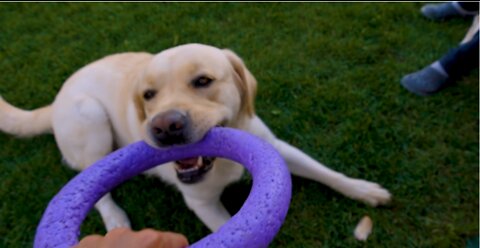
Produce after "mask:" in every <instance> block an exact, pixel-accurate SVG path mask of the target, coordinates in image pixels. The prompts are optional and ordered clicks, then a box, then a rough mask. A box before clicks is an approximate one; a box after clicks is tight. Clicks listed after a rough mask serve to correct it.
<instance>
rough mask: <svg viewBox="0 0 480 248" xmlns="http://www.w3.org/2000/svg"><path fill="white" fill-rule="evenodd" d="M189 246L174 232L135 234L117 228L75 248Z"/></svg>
mask: <svg viewBox="0 0 480 248" xmlns="http://www.w3.org/2000/svg"><path fill="white" fill-rule="evenodd" d="M187 246H188V241H187V238H186V237H185V236H183V235H182V234H179V233H173V232H160V231H156V230H153V229H150V228H148V229H143V230H141V231H138V232H135V231H132V230H131V229H129V228H124V227H121V228H115V229H113V230H111V231H110V232H108V233H107V234H106V235H105V237H103V236H101V235H98V234H94V235H89V236H86V237H85V238H83V239H82V240H81V241H80V243H78V245H77V246H75V248H131V247H135V248H183V247H187Z"/></svg>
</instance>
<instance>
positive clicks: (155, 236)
mask: <svg viewBox="0 0 480 248" xmlns="http://www.w3.org/2000/svg"><path fill="white" fill-rule="evenodd" d="M137 235H138V236H137V238H138V239H136V240H137V241H138V244H141V247H145V248H154V247H155V248H158V247H160V248H163V247H165V248H166V247H168V248H170V247H172V248H177V247H178V248H180V247H187V246H188V241H187V238H186V237H185V236H183V235H182V234H178V233H174V232H160V231H156V230H153V229H144V230H142V231H140V232H138V234H137Z"/></svg>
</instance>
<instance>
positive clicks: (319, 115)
mask: <svg viewBox="0 0 480 248" xmlns="http://www.w3.org/2000/svg"><path fill="white" fill-rule="evenodd" d="M422 5H423V4H422V3H328V4H326V3H102V4H95V3H82V4H73V3H43V4H38V3H23V4H19V3H9V4H6V3H2V4H0V94H1V95H2V96H3V97H4V98H5V99H7V100H8V101H9V102H11V103H13V104H14V105H16V106H19V107H22V108H26V109H32V108H36V107H40V106H43V105H46V104H48V103H50V102H51V101H52V100H53V99H54V97H55V94H56V92H57V91H58V90H59V88H60V87H61V85H62V83H63V81H64V80H66V79H67V77H68V76H69V75H71V74H72V73H73V72H74V71H75V70H77V69H79V68H80V67H81V66H83V65H85V64H87V63H89V62H91V61H93V60H95V59H98V58H100V57H102V56H105V55H108V54H112V53H117V52H123V51H148V52H152V53H156V52H159V51H161V50H163V49H166V48H169V47H172V46H175V45H179V44H184V43H190V42H198V43H206V44H211V45H214V46H218V47H228V48H230V49H232V50H234V51H235V52H237V53H238V54H239V55H240V56H241V57H242V58H243V59H244V61H245V63H246V64H247V66H248V67H249V69H250V70H251V71H252V73H253V74H254V75H255V76H256V78H257V80H258V82H259V90H258V98H257V103H256V106H257V112H258V114H259V116H261V117H262V118H263V119H264V120H265V122H266V123H267V124H268V125H269V126H270V127H271V128H272V130H273V131H274V132H275V133H276V134H277V135H278V136H279V137H281V138H282V139H284V140H287V141H289V142H290V143H292V144H294V145H296V146H297V147H299V148H301V149H303V150H304V151H306V152H307V153H308V154H310V155H312V156H313V157H314V158H316V159H318V160H319V161H321V162H323V163H325V164H326V165H329V166H330V167H331V168H334V169H335V170H338V171H341V172H343V173H345V174H347V175H349V176H353V177H359V178H364V179H367V180H371V181H376V182H379V183H380V184H382V185H383V186H385V187H386V188H387V189H389V190H390V191H391V193H392V194H393V196H394V200H393V202H392V204H391V205H390V206H387V207H382V208H371V207H368V206H365V205H364V204H361V203H358V202H356V201H353V200H350V199H347V198H345V197H343V196H342V195H340V194H338V193H336V192H334V191H332V190H330V189H329V188H327V187H325V186H323V185H321V184H319V183H316V182H312V181H308V180H305V179H301V178H297V177H294V178H293V198H292V204H291V207H290V210H289V213H288V216H287V218H286V221H285V224H284V225H283V227H282V229H281V230H280V233H279V234H278V235H277V236H276V238H275V240H274V242H273V243H272V245H271V246H272V247H320V246H323V247H465V245H466V243H467V240H468V239H469V238H471V237H473V236H477V235H478V232H479V228H478V226H479V222H478V219H479V213H478V209H479V197H478V196H479V185H478V182H479V181H478V175H479V174H478V168H479V167H478V166H479V157H478V151H479V134H478V130H479V122H478V121H479V94H478V85H479V81H478V70H475V71H474V72H472V73H471V74H470V75H468V76H467V77H465V78H463V79H462V80H460V81H459V82H458V83H457V84H455V85H453V86H452V87H449V88H447V89H445V90H443V91H442V92H440V93H438V94H436V95H434V96H431V97H418V96H416V95H413V94H411V93H409V92H407V91H406V90H405V89H403V88H402V87H401V86H400V84H399V80H400V78H401V77H402V76H403V75H404V74H406V73H410V72H413V71H416V70H418V69H421V68H423V67H424V66H425V65H427V64H429V63H431V62H432V61H434V60H436V59H438V58H439V57H440V56H441V55H443V54H444V53H445V52H446V51H447V50H448V49H449V48H451V47H453V46H455V45H456V44H458V42H459V41H460V40H461V39H462V38H463V35H464V33H465V31H466V30H467V28H468V27H469V26H470V21H469V20H464V19H454V20H451V21H448V22H432V21H428V20H426V19H425V18H423V17H422V16H421V14H420V12H419V9H420V7H421V6H422ZM0 147H1V149H0V247H28V246H31V245H32V241H33V237H34V234H35V229H36V226H37V224H38V222H39V220H40V218H41V214H42V212H43V211H44V209H45V207H46V206H47V203H48V202H49V200H50V199H51V198H52V197H53V195H55V193H56V192H58V190H59V189H60V188H61V187H62V185H64V184H65V183H66V182H68V180H69V179H71V178H72V177H73V176H74V175H75V174H76V173H75V172H74V171H72V170H70V169H68V168H67V167H66V166H63V165H62V164H61V154H60V153H59V151H58V149H57V147H56V144H55V141H54V138H53V137H52V136H48V135H47V136H39V137H35V138H31V139H16V138H15V137H11V136H9V135H5V134H0ZM250 185H251V182H250V181H249V180H248V178H246V179H244V180H242V181H240V182H238V183H236V184H233V185H232V186H231V187H229V188H227V190H226V192H227V193H225V194H224V196H223V197H222V199H223V201H224V203H225V204H226V205H227V208H228V209H229V210H230V211H232V212H234V211H236V210H238V209H239V208H240V206H241V204H242V201H243V199H245V197H246V195H247V194H248V191H249V187H250ZM113 195H114V197H115V198H116V199H117V202H118V203H119V204H120V206H122V207H123V208H124V209H125V210H126V212H127V213H128V214H129V216H130V219H131V221H132V224H133V227H134V228H135V229H141V228H144V227H153V228H157V229H162V230H171V231H176V232H181V233H184V234H185V235H186V236H187V237H188V238H189V240H190V241H191V242H193V241H195V240H198V239H200V238H201V237H203V236H205V235H206V234H208V233H209V232H208V230H207V229H206V228H205V227H204V226H203V224H202V223H201V222H200V221H199V220H198V219H197V218H196V217H195V216H194V214H193V213H192V212H191V211H189V210H188V209H187V207H186V206H185V205H184V203H183V200H182V197H181V195H180V194H179V193H178V192H177V191H176V190H175V189H173V188H172V187H170V186H166V185H164V184H163V183H162V182H160V181H159V180H157V179H155V178H146V177H144V176H139V177H136V178H133V179H132V180H130V181H129V182H127V183H125V184H124V185H122V186H120V187H119V188H117V189H116V190H115V191H114V192H113ZM365 214H368V215H370V216H371V217H372V219H373V221H374V230H373V233H372V235H371V236H370V237H369V239H368V241H367V243H361V242H358V241H356V240H355V239H354V238H353V235H352V231H353V229H354V227H355V225H356V224H357V223H358V221H359V220H360V218H361V217H362V216H363V215H365ZM82 231H83V232H84V233H94V232H96V233H104V230H103V224H102V222H101V220H100V217H99V214H98V213H97V212H96V211H92V212H91V214H90V215H89V216H88V217H87V219H86V221H85V222H84V225H83V226H82Z"/></svg>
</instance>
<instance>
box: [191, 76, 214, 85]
mask: <svg viewBox="0 0 480 248" xmlns="http://www.w3.org/2000/svg"><path fill="white" fill-rule="evenodd" d="M212 82H213V79H211V78H209V77H206V76H200V77H197V78H195V79H194V80H193V81H192V85H193V87H195V88H204V87H208V86H209V85H210V84H212Z"/></svg>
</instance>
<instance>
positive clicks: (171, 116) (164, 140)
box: [150, 110, 189, 146]
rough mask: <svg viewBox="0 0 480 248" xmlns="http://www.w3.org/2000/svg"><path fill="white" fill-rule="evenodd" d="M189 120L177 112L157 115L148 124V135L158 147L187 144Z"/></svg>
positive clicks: (170, 111) (172, 111)
mask: <svg viewBox="0 0 480 248" xmlns="http://www.w3.org/2000/svg"><path fill="white" fill-rule="evenodd" d="M188 125H189V118H188V116H187V115H185V114H183V113H181V112H180V111H178V110H169V111H167V112H164V113H160V114H157V115H156V116H155V117H154V118H153V119H152V121H151V122H150V133H151V135H152V137H153V138H154V139H155V140H156V142H157V143H158V144H159V145H162V146H169V145H175V144H184V143H187V142H188V140H187V136H188Z"/></svg>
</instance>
